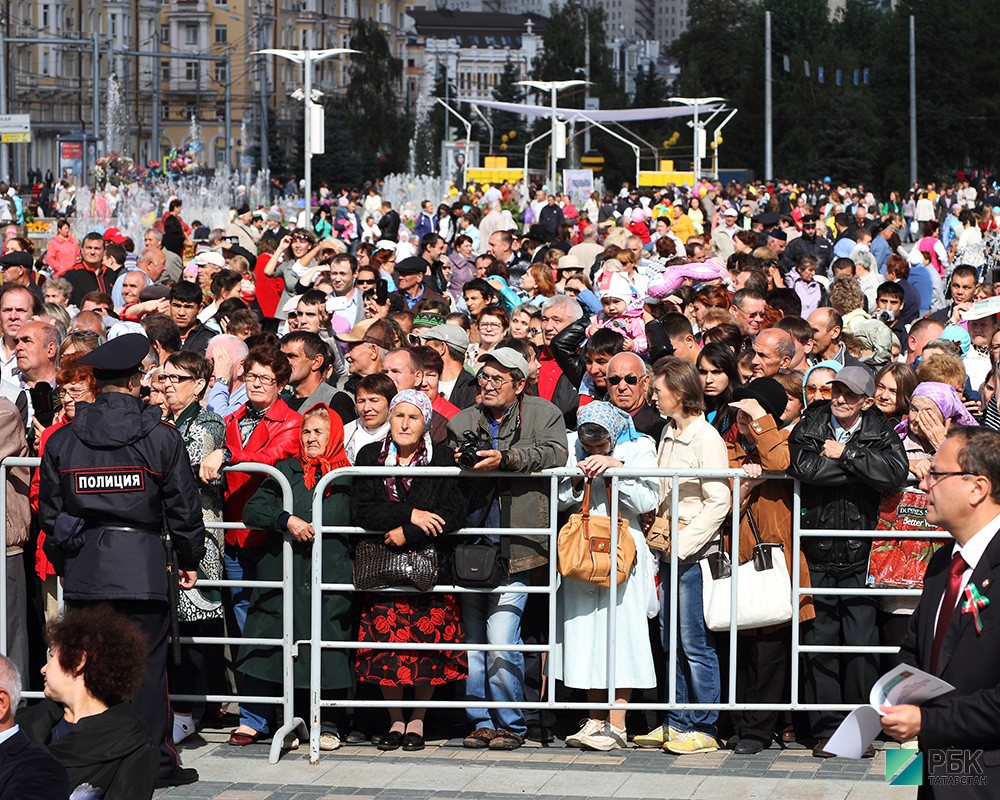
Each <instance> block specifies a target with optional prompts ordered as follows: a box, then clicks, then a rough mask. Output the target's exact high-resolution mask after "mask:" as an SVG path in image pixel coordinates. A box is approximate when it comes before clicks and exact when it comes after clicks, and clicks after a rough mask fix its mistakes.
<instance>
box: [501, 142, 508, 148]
mask: <svg viewBox="0 0 1000 800" xmlns="http://www.w3.org/2000/svg"><path fill="white" fill-rule="evenodd" d="M500 149H501V150H506V149H507V143H506V142H504V143H503V144H501V145H500Z"/></svg>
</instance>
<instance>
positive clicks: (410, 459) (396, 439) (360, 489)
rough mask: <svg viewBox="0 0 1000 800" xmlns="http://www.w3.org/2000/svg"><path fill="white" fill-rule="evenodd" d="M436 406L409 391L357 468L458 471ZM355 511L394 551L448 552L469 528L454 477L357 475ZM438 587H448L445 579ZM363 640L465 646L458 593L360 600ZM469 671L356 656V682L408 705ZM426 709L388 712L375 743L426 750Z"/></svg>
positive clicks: (418, 658) (458, 658)
mask: <svg viewBox="0 0 1000 800" xmlns="http://www.w3.org/2000/svg"><path fill="white" fill-rule="evenodd" d="M431 416H432V410H431V403H430V400H428V399H427V396H426V395H425V394H422V393H421V392H418V391H415V390H412V389H408V390H406V391H402V392H400V393H399V394H397V395H396V396H395V397H394V398H393V400H392V403H391V404H390V407H389V435H388V436H387V437H386V438H385V440H384V441H382V442H373V443H372V444H369V445H366V446H365V447H363V448H361V450H360V451H359V452H358V456H357V460H356V462H355V466H359V467H373V466H386V467H395V466H413V467H420V466H449V467H453V466H455V459H454V455H453V453H452V451H451V449H450V448H447V447H443V446H441V445H432V443H431V440H430V427H431ZM352 494H353V496H352V501H351V511H352V515H353V518H354V521H355V524H359V525H363V526H364V527H365V528H367V529H368V530H372V531H379V532H384V542H385V544H386V545H388V546H389V547H400V548H402V547H423V546H425V545H426V544H427V543H428V542H433V543H434V544H435V545H436V546H437V547H438V549H439V550H440V549H444V547H445V545H444V544H443V542H442V536H443V534H447V533H450V532H451V531H454V530H457V529H458V528H459V527H461V525H462V524H463V523H464V522H465V519H466V513H467V511H466V504H465V499H464V497H463V495H462V493H461V491H460V490H459V487H458V481H457V480H456V479H455V478H420V477H414V478H405V477H387V478H381V477H359V478H355V479H354V485H353V493H352ZM439 582H443V581H441V580H440V579H439ZM358 640H359V641H361V642H413V643H435V644H447V643H449V642H455V643H459V642H461V641H462V640H463V635H462V629H461V623H460V614H459V608H458V602H457V600H456V599H455V596H454V595H451V594H441V593H427V594H419V593H414V594H409V593H408V594H400V593H394V594H367V595H365V596H364V598H363V601H362V609H361V620H360V626H359V631H358ZM467 671H468V666H467V658H466V657H465V654H464V653H460V652H452V651H447V650H440V651H438V650H420V651H412V650H411V651H406V650H381V649H380V650H367V649H362V650H359V651H358V655H357V675H358V680H359V681H362V682H366V683H376V684H378V685H379V686H380V687H381V690H382V695H383V697H385V699H386V700H402V699H403V693H404V691H405V690H406V688H407V687H412V688H413V696H414V698H415V699H416V700H422V701H426V700H430V698H431V696H432V695H433V694H434V687H435V686H440V685H442V684H445V683H451V682H453V681H458V680H462V679H464V678H465V677H466V674H467ZM426 711H427V709H426V708H415V709H412V713H411V715H410V718H409V720H406V719H405V718H404V716H403V709H401V708H390V709H389V720H390V728H389V732H388V733H387V734H385V735H384V736H380V737H376V739H377V741H376V744H377V745H378V747H379V749H380V750H395V749H397V748H399V747H400V746H402V748H403V749H404V750H422V749H423V747H424V716H425V714H426Z"/></svg>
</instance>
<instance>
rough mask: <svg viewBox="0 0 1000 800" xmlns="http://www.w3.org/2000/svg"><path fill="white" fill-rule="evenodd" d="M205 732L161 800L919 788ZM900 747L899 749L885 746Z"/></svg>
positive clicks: (550, 754)
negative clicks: (283, 745)
mask: <svg viewBox="0 0 1000 800" xmlns="http://www.w3.org/2000/svg"><path fill="white" fill-rule="evenodd" d="M227 735H228V734H226V733H223V732H216V731H206V732H204V733H203V734H202V735H199V736H196V737H194V739H193V740H189V742H186V743H185V745H184V748H183V760H184V765H185V766H189V767H196V768H197V769H198V770H199V772H200V774H201V778H202V780H201V781H200V782H199V783H196V784H193V785H192V786H184V787H176V788H173V789H168V790H163V791H160V792H157V793H156V794H155V795H154V797H156V798H157V800H174V799H175V798H206V800H207V798H213V800H376V798H377V800H524V798H526V797H531V798H534V800H598V798H600V799H601V800H606V798H663V799H664V800H682V798H695V799H698V800H701V799H702V798H704V800H730V799H731V800H737V799H738V800H744V798H752V799H753V800H766V799H767V798H795V800H902V799H903V798H906V800H910V799H911V798H914V797H915V795H916V790H915V789H913V788H907V787H894V786H888V785H887V784H886V783H885V755H884V753H883V752H881V751H880V752H879V753H878V755H877V757H876V758H875V759H871V760H862V761H851V760H845V759H840V758H835V759H826V760H821V759H816V758H813V757H812V755H811V753H810V752H809V751H808V750H805V749H802V748H798V749H792V748H794V747H795V746H794V745H793V746H792V748H789V749H785V750H780V749H778V747H777V746H776V745H775V746H772V748H771V749H770V750H766V751H764V752H763V753H760V754H758V755H755V756H738V755H734V754H732V753H730V752H728V751H719V752H717V753H705V754H700V755H691V756H682V757H677V756H671V755H667V754H665V753H662V752H659V751H654V750H640V749H630V750H627V751H615V752H611V753H593V752H582V751H580V750H573V749H568V748H565V747H563V746H562V744H561V743H560V742H557V743H555V744H554V745H551V746H546V747H542V746H540V745H537V744H533V743H530V742H529V743H528V744H527V745H525V746H524V747H522V748H521V749H519V750H515V751H513V752H509V753H502V752H491V751H484V750H466V749H464V748H463V747H462V743H461V740H459V739H453V740H451V741H439V742H431V743H429V744H428V747H427V748H426V749H425V750H423V751H422V752H418V753H404V752H402V751H400V750H396V751H393V752H390V753H382V752H380V751H378V750H376V749H375V748H374V747H371V746H345V747H343V748H341V749H340V750H338V751H336V752H332V753H321V754H320V756H321V760H320V764H319V765H315V766H314V765H310V764H309V757H308V749H307V747H306V746H305V745H303V746H302V747H301V748H300V749H298V750H297V751H289V752H286V753H285V754H284V755H283V756H282V758H281V761H280V762H279V763H278V764H274V765H271V764H268V763H267V750H268V748H267V745H264V744H257V745H251V746H249V747H244V748H234V747H229V746H228V745H226V743H225V739H226V737H227ZM889 746H893V745H889Z"/></svg>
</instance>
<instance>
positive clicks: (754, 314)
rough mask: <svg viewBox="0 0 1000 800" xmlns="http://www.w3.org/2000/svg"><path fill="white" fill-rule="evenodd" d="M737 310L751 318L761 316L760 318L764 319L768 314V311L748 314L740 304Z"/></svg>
mask: <svg viewBox="0 0 1000 800" xmlns="http://www.w3.org/2000/svg"><path fill="white" fill-rule="evenodd" d="M736 310H737V311H739V312H740V313H741V314H742V315H743V316H744V317H749V318H750V319H753V318H754V317H759V318H760V319H764V317H766V316H767V312H766V311H754V312H753V313H752V314H748V313H747V312H746V311H744V310H743V309H742V308H740V307H739V306H736Z"/></svg>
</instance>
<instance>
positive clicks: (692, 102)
mask: <svg viewBox="0 0 1000 800" xmlns="http://www.w3.org/2000/svg"><path fill="white" fill-rule="evenodd" d="M724 101H725V98H724V97H671V98H670V102H671V103H681V104H682V105H685V106H691V107H692V108H694V159H693V162H694V164H693V167H694V168H693V172H694V182H695V183H698V181H700V180H701V126H700V125H699V123H698V108H699V107H700V106H705V105H708V104H709V103H722V102H724Z"/></svg>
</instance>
